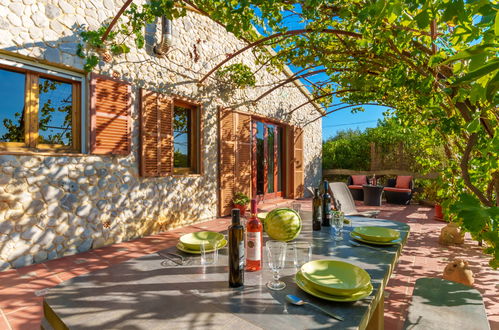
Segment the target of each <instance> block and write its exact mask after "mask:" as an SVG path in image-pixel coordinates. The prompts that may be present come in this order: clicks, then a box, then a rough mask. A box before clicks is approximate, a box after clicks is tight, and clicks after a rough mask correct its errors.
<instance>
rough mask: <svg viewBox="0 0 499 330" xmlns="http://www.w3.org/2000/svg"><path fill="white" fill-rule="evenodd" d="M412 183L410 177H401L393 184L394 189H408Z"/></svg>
mask: <svg viewBox="0 0 499 330" xmlns="http://www.w3.org/2000/svg"><path fill="white" fill-rule="evenodd" d="M411 181H412V176H408V175H401V176H398V177H397V183H395V188H403V189H409V188H410V184H411Z"/></svg>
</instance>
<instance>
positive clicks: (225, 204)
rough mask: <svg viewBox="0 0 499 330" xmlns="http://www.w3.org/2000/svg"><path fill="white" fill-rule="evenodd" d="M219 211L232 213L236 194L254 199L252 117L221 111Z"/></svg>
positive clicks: (227, 213) (221, 213) (221, 109)
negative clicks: (252, 189) (252, 196)
mask: <svg viewBox="0 0 499 330" xmlns="http://www.w3.org/2000/svg"><path fill="white" fill-rule="evenodd" d="M218 113H219V125H220V126H219V137H220V140H219V148H220V151H219V157H220V161H219V172H220V173H219V178H220V179H219V180H220V181H219V185H220V186H219V189H220V190H219V210H220V216H225V215H229V214H230V210H231V209H232V207H233V206H232V197H233V196H234V194H235V193H236V192H242V193H244V194H246V195H248V196H251V116H250V115H248V114H244V113H238V112H234V111H232V110H230V109H224V108H219V112H218Z"/></svg>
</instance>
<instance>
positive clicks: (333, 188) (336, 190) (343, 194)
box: [329, 182, 380, 218]
mask: <svg viewBox="0 0 499 330" xmlns="http://www.w3.org/2000/svg"><path fill="white" fill-rule="evenodd" d="M329 190H330V194H331V197H332V198H333V203H334V206H335V208H336V209H337V210H338V211H342V212H343V213H345V215H352V216H359V217H367V218H376V216H377V215H378V214H379V212H380V211H378V210H372V211H364V212H359V211H357V208H356V207H355V202H354V200H353V197H352V194H351V193H350V190H349V189H348V187H347V185H346V184H345V183H344V182H330V183H329Z"/></svg>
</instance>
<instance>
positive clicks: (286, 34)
mask: <svg viewBox="0 0 499 330" xmlns="http://www.w3.org/2000/svg"><path fill="white" fill-rule="evenodd" d="M312 32H321V33H332V34H336V35H346V36H350V37H355V38H360V37H362V35H361V34H359V33H355V32H350V31H343V30H336V29H323V30H318V31H316V30H313V29H300V30H290V31H287V32H282V33H276V34H272V35H270V36H267V37H265V38H262V39H259V40H257V41H255V42H252V43H250V44H249V45H247V46H246V47H243V48H241V49H239V50H238V51H236V52H235V53H233V54H232V55H231V56H228V57H227V58H226V59H224V60H223V61H222V62H220V63H218V64H217V65H216V66H215V67H214V68H213V69H211V70H210V71H209V72H208V73H207V74H206V75H205V76H204V77H203V78H201V80H199V82H198V83H199V84H202V83H203V82H204V81H205V80H206V79H207V78H208V77H209V76H210V75H211V74H212V73H213V72H215V71H217V70H218V69H219V68H220V67H221V66H222V65H224V64H225V63H227V62H228V61H230V60H231V59H233V58H234V57H236V56H237V55H239V54H241V53H243V52H245V51H246V50H248V49H250V48H253V47H256V46H258V45H261V44H262V43H264V42H266V41H268V40H272V39H275V38H279V37H290V36H295V35H300V34H307V33H312Z"/></svg>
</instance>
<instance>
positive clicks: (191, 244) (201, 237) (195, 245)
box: [179, 231, 224, 250]
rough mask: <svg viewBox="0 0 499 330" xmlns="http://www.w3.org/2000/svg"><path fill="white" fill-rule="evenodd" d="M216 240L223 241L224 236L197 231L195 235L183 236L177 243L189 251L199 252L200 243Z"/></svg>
mask: <svg viewBox="0 0 499 330" xmlns="http://www.w3.org/2000/svg"><path fill="white" fill-rule="evenodd" d="M215 238H218V240H223V239H224V235H222V234H220V233H217V232H214V231H198V232H196V233H190V234H185V235H183V236H182V237H180V239H179V241H180V243H182V244H183V245H184V247H186V248H188V249H190V250H200V249H201V242H203V241H204V242H206V241H208V242H210V241H212V240H214V239H215Z"/></svg>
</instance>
